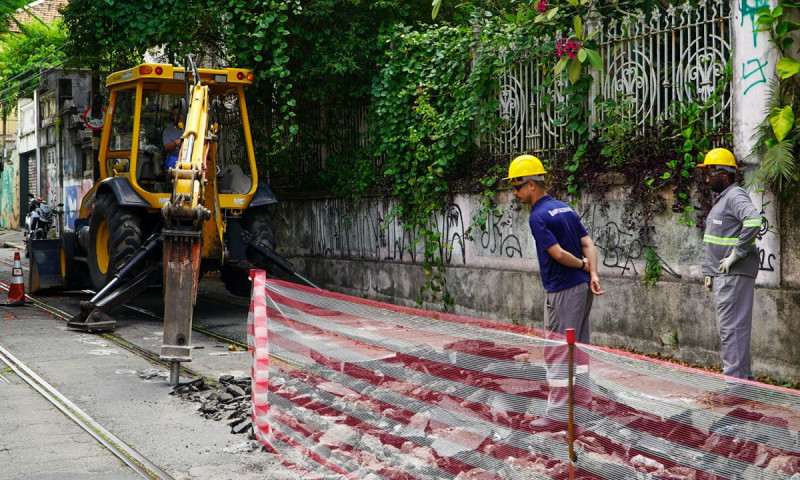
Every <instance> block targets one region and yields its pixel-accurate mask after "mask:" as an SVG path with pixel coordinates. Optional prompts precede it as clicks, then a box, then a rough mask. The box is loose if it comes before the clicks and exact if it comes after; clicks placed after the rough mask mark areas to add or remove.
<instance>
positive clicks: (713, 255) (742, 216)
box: [698, 148, 761, 380]
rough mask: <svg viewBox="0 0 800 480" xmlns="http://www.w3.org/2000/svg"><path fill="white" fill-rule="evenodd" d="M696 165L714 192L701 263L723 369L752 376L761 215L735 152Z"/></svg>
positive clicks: (716, 153) (713, 154)
mask: <svg viewBox="0 0 800 480" xmlns="http://www.w3.org/2000/svg"><path fill="white" fill-rule="evenodd" d="M698 167H701V168H706V169H707V170H706V178H707V182H708V184H709V185H710V186H711V190H712V191H713V192H714V193H716V194H718V196H717V198H716V200H715V201H714V206H713V207H712V208H711V212H709V214H708V218H707V219H706V229H705V234H704V235H703V246H704V256H703V267H702V268H703V276H704V283H705V287H706V289H708V291H710V292H713V293H714V304H715V307H716V316H717V331H718V332H719V337H720V341H721V343H722V366H723V372H724V373H725V375H727V376H730V377H737V378H743V379H747V380H753V379H754V377H753V372H752V370H751V368H750V336H751V330H752V324H753V296H754V291H755V283H756V276H757V275H758V267H759V258H758V249H757V248H756V242H755V239H756V235H757V234H758V232H759V230H760V229H761V215H760V214H759V212H758V210H757V209H756V207H755V206H754V205H753V202H752V200H750V196H749V195H748V194H747V192H746V191H745V190H744V189H743V188H742V187H740V186H739V184H738V183H736V172H737V170H738V166H737V164H736V158H735V157H734V156H733V153H731V152H730V151H729V150H727V149H724V148H715V149H713V150H711V151H709V152H708V153H707V154H706V156H705V159H704V161H703V163H701V164H700V165H698Z"/></svg>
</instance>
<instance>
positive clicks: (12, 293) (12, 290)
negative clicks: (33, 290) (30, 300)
mask: <svg viewBox="0 0 800 480" xmlns="http://www.w3.org/2000/svg"><path fill="white" fill-rule="evenodd" d="M20 305H25V281H24V280H23V279H22V260H20V258H19V252H14V266H13V267H12V268H11V285H9V286H8V303H7V304H6V306H9V307H16V306H20Z"/></svg>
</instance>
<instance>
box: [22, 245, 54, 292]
mask: <svg viewBox="0 0 800 480" xmlns="http://www.w3.org/2000/svg"><path fill="white" fill-rule="evenodd" d="M28 249H29V252H30V270H29V271H28V291H29V292H30V293H33V292H36V291H39V290H44V289H45V288H51V287H61V286H62V282H61V240H58V239H56V240H28Z"/></svg>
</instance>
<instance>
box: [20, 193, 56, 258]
mask: <svg viewBox="0 0 800 480" xmlns="http://www.w3.org/2000/svg"><path fill="white" fill-rule="evenodd" d="M28 197H30V201H29V203H28V215H26V216H25V257H26V258H28V257H30V249H31V247H30V242H31V240H42V239H45V238H47V234H48V232H50V230H51V229H52V228H53V227H54V226H55V225H54V224H55V219H56V215H60V214H61V213H63V209H62V208H63V207H64V204H63V203H59V204H58V205H57V206H56V207H55V208H53V207H52V206H51V205H48V204H47V202H45V201H44V199H43V198H39V197H37V196H35V195H34V194H32V193H29V194H28Z"/></svg>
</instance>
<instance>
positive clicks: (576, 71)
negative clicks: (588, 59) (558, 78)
mask: <svg viewBox="0 0 800 480" xmlns="http://www.w3.org/2000/svg"><path fill="white" fill-rule="evenodd" d="M581 66H582V65H581V62H580V60H578V59H575V60H573V61H572V63H570V65H569V80H570V81H571V82H572V83H578V80H579V79H580V78H581Z"/></svg>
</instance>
